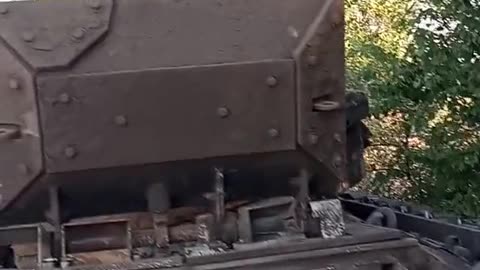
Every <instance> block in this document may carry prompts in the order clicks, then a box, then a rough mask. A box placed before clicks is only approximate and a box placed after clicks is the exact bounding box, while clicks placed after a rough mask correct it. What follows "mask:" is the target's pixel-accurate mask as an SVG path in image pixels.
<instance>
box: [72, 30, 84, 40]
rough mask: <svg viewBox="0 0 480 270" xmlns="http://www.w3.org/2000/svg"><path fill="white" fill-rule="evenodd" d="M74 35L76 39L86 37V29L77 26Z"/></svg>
mask: <svg viewBox="0 0 480 270" xmlns="http://www.w3.org/2000/svg"><path fill="white" fill-rule="evenodd" d="M72 37H73V38H74V39H75V40H81V39H83V38H84V37H85V29H83V28H77V29H75V30H73V32H72Z"/></svg>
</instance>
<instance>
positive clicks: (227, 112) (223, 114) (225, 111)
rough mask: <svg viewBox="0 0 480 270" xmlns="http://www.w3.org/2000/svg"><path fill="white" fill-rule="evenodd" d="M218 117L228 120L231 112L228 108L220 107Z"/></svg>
mask: <svg viewBox="0 0 480 270" xmlns="http://www.w3.org/2000/svg"><path fill="white" fill-rule="evenodd" d="M217 115H218V116H220V117H221V118H226V117H228V116H229V115H230V110H229V109H228V108H226V107H220V108H218V109H217Z"/></svg>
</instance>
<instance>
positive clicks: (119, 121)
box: [114, 115, 128, 127]
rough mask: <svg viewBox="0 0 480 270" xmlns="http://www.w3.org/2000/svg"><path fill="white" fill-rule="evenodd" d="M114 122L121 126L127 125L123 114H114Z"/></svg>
mask: <svg viewBox="0 0 480 270" xmlns="http://www.w3.org/2000/svg"><path fill="white" fill-rule="evenodd" d="M114 122H115V124H116V125H117V126H121V127H124V126H127V125H128V120H127V117H126V116H124V115H117V116H115V119H114Z"/></svg>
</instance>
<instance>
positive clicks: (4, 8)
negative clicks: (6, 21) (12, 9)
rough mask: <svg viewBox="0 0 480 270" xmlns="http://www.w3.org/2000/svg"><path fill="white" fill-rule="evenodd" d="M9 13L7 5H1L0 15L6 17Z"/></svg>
mask: <svg viewBox="0 0 480 270" xmlns="http://www.w3.org/2000/svg"><path fill="white" fill-rule="evenodd" d="M7 13H8V7H7V6H6V5H0V14H1V15H5V14H7Z"/></svg>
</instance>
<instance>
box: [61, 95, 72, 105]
mask: <svg viewBox="0 0 480 270" xmlns="http://www.w3.org/2000/svg"><path fill="white" fill-rule="evenodd" d="M58 101H60V102H61V103H63V104H68V103H70V102H71V101H72V99H71V98H70V95H69V94H67V93H62V94H60V96H59V97H58Z"/></svg>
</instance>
